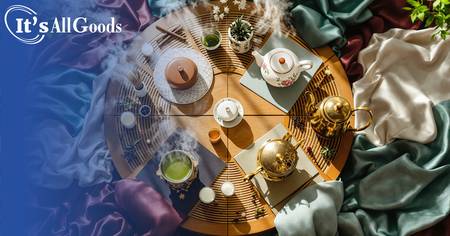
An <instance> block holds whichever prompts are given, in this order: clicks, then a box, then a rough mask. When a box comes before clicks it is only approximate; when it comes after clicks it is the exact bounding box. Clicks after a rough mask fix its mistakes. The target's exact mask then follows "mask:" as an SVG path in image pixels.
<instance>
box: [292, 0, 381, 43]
mask: <svg viewBox="0 0 450 236" xmlns="http://www.w3.org/2000/svg"><path fill="white" fill-rule="evenodd" d="M372 1H373V0H307V1H301V0H297V1H292V3H293V5H292V6H293V7H292V9H291V11H290V13H291V15H292V18H293V21H292V23H293V25H294V27H295V28H296V30H297V33H298V34H299V35H300V36H301V37H302V38H303V39H304V40H305V41H306V42H308V44H309V45H310V46H311V47H320V46H323V45H326V44H328V43H331V42H333V43H334V44H335V45H336V46H338V47H342V46H344V44H345V42H346V40H345V38H344V32H345V28H346V27H347V26H351V25H355V24H359V23H362V22H364V21H366V20H368V19H369V18H370V17H372V13H371V12H370V10H369V9H368V6H369V4H370V3H371V2H372Z"/></svg>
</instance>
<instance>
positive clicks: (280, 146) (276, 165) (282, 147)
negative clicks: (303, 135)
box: [244, 132, 301, 182]
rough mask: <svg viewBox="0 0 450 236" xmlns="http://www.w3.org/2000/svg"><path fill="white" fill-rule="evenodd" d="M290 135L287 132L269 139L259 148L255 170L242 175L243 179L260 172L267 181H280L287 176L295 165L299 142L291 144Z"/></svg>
mask: <svg viewBox="0 0 450 236" xmlns="http://www.w3.org/2000/svg"><path fill="white" fill-rule="evenodd" d="M291 137H292V135H291V134H290V133H289V132H288V133H286V134H285V135H284V136H283V138H281V139H269V140H267V141H266V142H265V143H264V144H263V145H262V146H261V148H260V149H259V151H258V157H257V163H258V168H257V169H256V170H255V172H253V173H251V174H249V175H247V176H245V177H244V181H249V180H250V179H252V178H253V177H254V176H255V175H257V174H258V173H260V174H261V175H262V176H263V177H264V178H265V179H267V180H269V181H274V182H277V181H281V180H283V179H284V178H285V177H287V176H289V175H290V174H291V173H292V172H293V171H294V170H295V169H296V166H297V161H298V155H297V148H298V147H299V146H300V143H301V141H300V142H298V143H297V144H295V145H292V144H291V142H290V139H291Z"/></svg>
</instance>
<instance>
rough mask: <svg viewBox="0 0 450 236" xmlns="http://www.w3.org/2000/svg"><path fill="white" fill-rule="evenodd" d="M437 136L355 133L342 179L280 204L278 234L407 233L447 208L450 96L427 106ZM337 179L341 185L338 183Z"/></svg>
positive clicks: (449, 197)
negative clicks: (372, 138)
mask: <svg viewBox="0 0 450 236" xmlns="http://www.w3.org/2000/svg"><path fill="white" fill-rule="evenodd" d="M433 112H434V116H435V120H436V125H437V126H438V127H439V129H438V130H439V132H438V136H437V138H436V139H435V140H434V141H433V142H432V143H429V144H420V143H415V142H411V141H406V140H396V141H394V142H392V143H390V144H388V145H385V146H381V147H378V146H375V145H373V144H372V143H370V142H369V141H368V140H367V139H366V137H365V136H363V135H358V136H356V137H355V140H354V144H353V150H352V154H351V156H350V157H349V159H348V161H347V164H346V166H345V168H344V170H343V171H342V175H341V178H342V182H340V181H330V182H323V183H319V184H316V185H312V186H310V187H308V188H307V189H305V190H303V191H301V192H299V193H298V194H297V195H296V196H294V197H293V198H292V199H291V200H290V201H289V202H288V203H287V204H286V205H285V206H284V207H283V209H281V210H280V212H279V213H278V214H277V216H276V218H275V225H276V228H277V231H278V233H279V234H280V236H286V235H289V236H290V235H305V236H309V235H311V236H322V235H323V236H327V235H337V234H338V235H340V236H347V235H348V236H367V235H377V236H381V235H383V236H386V235H390V236H399V235H411V234H413V233H415V232H418V231H421V230H423V229H425V228H428V227H430V226H432V225H433V224H435V223H437V222H439V221H440V220H442V219H444V218H445V217H446V216H447V215H449V213H450V146H449V141H450V101H445V102H442V103H440V104H438V105H436V106H435V107H434V108H433ZM342 183H343V185H344V187H342Z"/></svg>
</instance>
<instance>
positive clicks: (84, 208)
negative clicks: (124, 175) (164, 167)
mask: <svg viewBox="0 0 450 236" xmlns="http://www.w3.org/2000/svg"><path fill="white" fill-rule="evenodd" d="M39 192H40V194H39V195H38V196H36V198H35V203H34V204H33V205H34V207H33V208H32V209H31V210H30V212H33V216H32V217H33V218H34V220H32V222H33V223H32V227H30V235H49V236H50V235H83V236H84V235H92V236H93V235H148V236H160V235H163V236H164V235H173V234H174V232H175V231H176V229H177V227H178V225H179V224H180V223H181V221H182V219H181V217H180V216H179V215H178V213H177V212H176V211H175V210H174V209H173V208H172V207H171V206H170V205H169V203H168V202H167V201H166V200H165V199H163V198H162V196H161V195H160V194H159V193H158V192H156V191H155V190H154V189H153V188H151V187H150V186H149V185H147V184H145V183H143V182H140V181H135V180H130V179H124V180H120V181H118V182H115V183H112V184H105V185H98V186H95V187H91V188H89V189H85V188H79V187H76V186H72V187H71V188H70V191H67V190H64V191H56V190H41V191H39Z"/></svg>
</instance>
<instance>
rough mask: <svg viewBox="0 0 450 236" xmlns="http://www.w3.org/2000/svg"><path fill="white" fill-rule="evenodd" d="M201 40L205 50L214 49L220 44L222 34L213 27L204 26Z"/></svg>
mask: <svg viewBox="0 0 450 236" xmlns="http://www.w3.org/2000/svg"><path fill="white" fill-rule="evenodd" d="M201 42H202V45H203V47H204V48H205V49H206V50H214V49H216V48H218V47H219V46H220V43H221V42H222V35H221V34H220V32H219V31H218V30H217V29H216V28H215V27H211V28H206V29H204V30H203V32H202V38H201Z"/></svg>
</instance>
